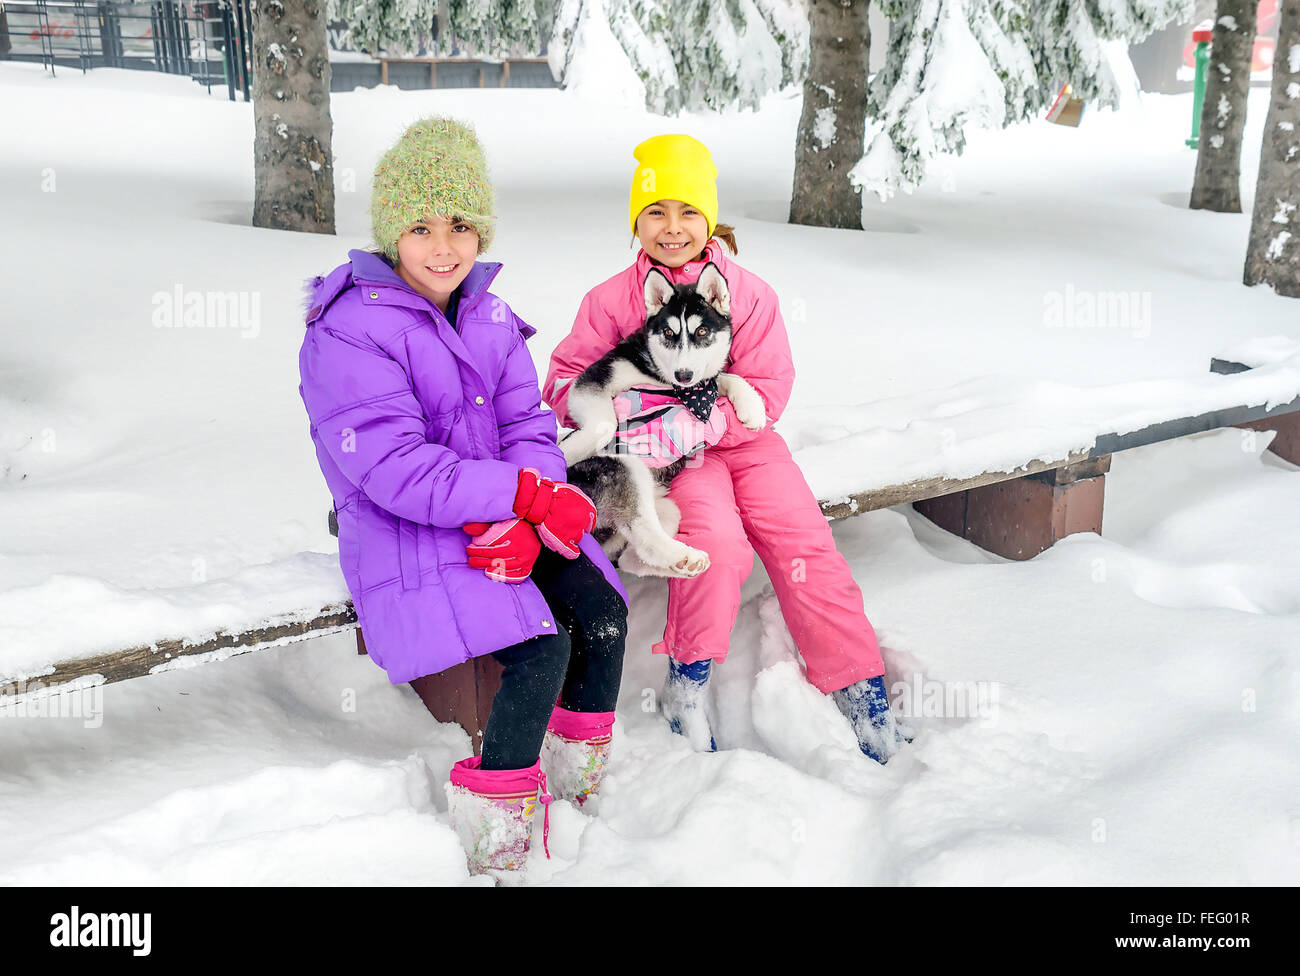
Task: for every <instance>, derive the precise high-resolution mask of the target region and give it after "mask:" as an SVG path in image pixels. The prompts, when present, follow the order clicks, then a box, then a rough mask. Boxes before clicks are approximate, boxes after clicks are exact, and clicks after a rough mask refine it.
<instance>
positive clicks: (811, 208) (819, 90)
mask: <svg viewBox="0 0 1300 976" xmlns="http://www.w3.org/2000/svg"><path fill="white" fill-rule="evenodd" d="M867 7H868V0H809V3H808V19H809V23H810V26H811V37H810V41H809V43H810V50H809V60H808V75H807V77H806V78H805V79H804V83H803V113H802V114H801V115H800V116H799V134H798V137H797V139H796V142H795V155H794V192H793V193H792V195H791V199H790V223H792V224H812V225H814V226H817V227H846V228H850V229H853V230H861V229H862V193H861V192H860V191H859V190H855V189H854V188H853V184H851V183H850V182H849V170H851V169H852V168H853V166H854V164H856V163H857V161H858V160H859V159H861V158H862V141H863V138H864V136H865V133H866V121H867V53H868V51H869V49H870V47H871V33H870V30H869V28H868V27H867Z"/></svg>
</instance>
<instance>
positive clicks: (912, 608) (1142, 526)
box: [0, 430, 1300, 886]
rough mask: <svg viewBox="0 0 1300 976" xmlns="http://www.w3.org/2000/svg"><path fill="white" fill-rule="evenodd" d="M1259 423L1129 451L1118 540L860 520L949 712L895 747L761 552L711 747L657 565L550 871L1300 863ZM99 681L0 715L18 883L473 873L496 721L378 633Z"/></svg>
mask: <svg viewBox="0 0 1300 976" xmlns="http://www.w3.org/2000/svg"><path fill="white" fill-rule="evenodd" d="M1247 433H1249V432H1242V431H1235V430H1225V431H1216V432H1212V433H1209V434H1206V435H1198V436H1196V437H1192V438H1187V439H1184V440H1180V441H1176V442H1172V443H1169V444H1162V445H1155V446H1153V447H1150V448H1143V449H1140V450H1137V451H1133V452H1128V453H1125V454H1122V455H1119V456H1117V457H1116V458H1115V462H1114V467H1113V468H1112V471H1111V474H1110V475H1108V478H1107V481H1108V483H1107V495H1108V502H1107V511H1106V520H1107V524H1106V527H1105V537H1098V536H1095V535H1091V534H1089V535H1080V536H1072V537H1070V538H1068V539H1066V540H1065V541H1064V542H1061V543H1058V545H1057V546H1056V547H1054V548H1053V549H1051V550H1049V551H1048V552H1046V553H1044V554H1042V555H1040V556H1039V557H1037V558H1036V559H1034V560H1032V561H1030V562H1027V563H1015V562H1007V561H1004V560H1002V559H999V558H998V557H995V556H990V555H988V554H987V553H983V552H981V551H980V550H977V549H975V548H974V547H972V546H970V545H969V544H967V543H965V542H963V541H961V540H958V539H955V538H954V537H952V536H949V535H946V534H945V533H943V532H942V531H940V530H938V529H937V528H935V527H934V526H932V525H931V524H930V523H928V522H926V521H925V520H924V519H922V518H921V517H919V516H917V515H915V514H910V513H908V512H907V511H906V510H903V509H899V510H887V511H882V512H873V513H870V514H867V515H864V516H861V517H859V518H855V519H850V520H847V521H844V522H840V523H837V524H836V526H835V535H836V542H837V545H838V546H839V548H840V549H841V551H842V552H844V554H845V556H846V557H847V558H848V560H849V563H850V565H851V566H852V567H853V570H854V573H855V576H856V578H857V579H858V581H859V583H860V584H861V586H862V589H863V593H864V597H865V600H866V604H867V607H868V610H869V612H870V614H871V617H872V619H873V622H874V624H875V626H876V628H877V631H878V633H879V634H880V636H881V639H882V642H883V643H884V644H885V645H886V648H887V650H886V663H887V665H888V667H889V674H888V676H887V677H888V681H889V684H890V686H891V688H893V689H894V692H895V695H896V696H897V697H896V702H895V707H896V708H898V709H899V710H900V713H903V714H905V715H907V719H906V720H907V723H908V725H909V726H911V727H912V728H913V729H914V730H915V731H916V732H917V733H918V734H917V737H916V739H915V741H914V742H913V743H912V745H910V746H908V747H907V748H905V749H904V750H903V751H902V752H901V753H900V754H899V755H898V756H897V757H896V758H895V759H894V760H892V761H891V762H890V764H889V765H888V766H885V767H880V766H876V765H875V764H874V763H871V762H870V760H867V759H865V758H864V757H862V756H860V755H858V754H856V752H855V749H856V747H855V745H854V743H853V741H852V737H851V734H850V733H849V730H848V725H847V722H845V721H844V720H843V719H841V718H840V717H839V716H838V713H837V712H836V711H835V710H834V706H833V705H832V704H831V703H830V700H829V699H828V698H826V697H824V696H822V695H819V694H818V693H817V692H816V691H815V690H813V689H812V688H811V686H809V685H808V683H807V682H806V681H805V680H804V679H803V677H802V674H801V670H800V668H799V666H798V664H797V662H796V661H795V660H793V659H792V652H791V650H790V646H789V638H788V635H787V634H785V633H784V630H783V628H778V627H777V626H774V622H775V620H776V613H775V606H774V604H775V598H774V596H773V595H772V593H771V588H770V583H769V582H768V580H767V578H766V576H765V574H764V573H763V570H762V568H761V566H757V567H756V568H755V571H754V574H753V576H751V578H750V580H749V581H748V583H747V584H746V587H745V592H744V597H745V599H744V604H743V606H742V610H741V616H740V620H739V623H738V625H737V629H736V632H735V635H734V637H733V641H732V647H733V650H732V653H731V656H730V657H729V658H728V660H727V661H726V662H725V663H724V664H723V665H721V666H719V667H718V668H717V674H716V677H715V679H714V680H715V682H716V683H717V686H716V689H715V697H716V700H717V710H716V711H717V726H716V732H717V734H718V738H719V746H720V748H721V749H722V751H720V752H718V753H716V754H712V755H705V754H699V753H694V752H692V751H691V750H690V749H689V747H688V746H687V744H686V743H685V742H684V740H682V739H680V738H679V737H675V736H673V735H672V734H671V733H669V732H668V731H667V729H666V728H665V726H664V724H663V722H662V719H661V718H660V717H659V716H658V715H656V714H653V713H650V712H646V711H644V710H643V704H644V703H645V702H646V701H647V700H648V699H649V698H652V697H653V696H654V695H655V694H657V693H658V690H659V688H660V686H661V684H662V681H663V674H664V661H663V659H662V658H652V656H651V655H650V654H649V653H647V651H646V648H648V646H649V643H650V642H651V641H652V640H654V639H657V638H658V636H659V633H660V629H661V627H662V619H663V609H664V596H665V594H664V590H663V588H662V585H661V584H659V583H655V582H649V581H644V580H630V581H629V582H630V588H631V590H630V592H631V596H632V605H633V612H632V617H631V621H630V634H629V643H628V646H629V649H630V652H629V655H628V659H627V667H626V669H625V676H624V682H623V690H622V695H621V699H620V703H619V710H618V720H617V723H616V724H615V727H614V740H613V744H612V749H611V757H610V762H609V766H608V769H607V774H606V779H605V781H604V784H603V786H602V791H601V795H600V797H599V805H598V811H597V810H595V809H593V811H592V813H591V814H588V813H587V811H585V810H584V811H579V810H577V809H575V808H574V807H573V806H572V805H571V804H569V803H566V802H557V803H555V804H553V805H552V807H551V834H550V847H551V852H552V855H553V857H552V860H550V861H549V862H548V861H547V860H546V859H545V858H544V857H543V856H542V853H541V843H540V840H541V838H540V830H539V831H537V832H536V833H535V834H534V844H535V848H534V850H535V853H534V855H533V858H532V862H531V864H530V869H529V870H530V872H531V876H532V879H533V880H534V881H535V882H537V883H543V882H546V881H550V882H552V883H556V884H580V883H602V882H603V883H618V884H628V883H655V884H665V883H708V882H712V883H736V882H763V883H770V884H799V883H842V884H861V883H867V882H886V883H906V884H949V883H959V884H967V883H983V884H1025V883H1035V882H1037V883H1050V884H1134V883H1153V882H1154V883H1168V884H1267V883H1274V884H1278V883H1280V884H1287V883H1292V882H1294V880H1295V878H1296V877H1297V871H1300V846H1297V844H1296V838H1297V837H1300V811H1297V808H1296V805H1295V797H1296V796H1297V795H1300V769H1298V768H1297V764H1296V762H1295V741H1296V735H1297V732H1300V706H1298V705H1297V702H1298V701H1300V694H1297V693H1298V692H1300V669H1298V668H1297V665H1296V662H1295V655H1294V647H1295V638H1296V623H1295V619H1296V618H1295V615H1296V613H1297V611H1300V603H1298V602H1297V600H1296V593H1297V592H1300V553H1297V550H1296V547H1295V546H1294V544H1293V540H1294V539H1295V538H1296V535H1297V533H1298V532H1300V514H1297V508H1296V506H1295V504H1294V498H1295V492H1296V482H1297V478H1300V471H1298V470H1297V469H1295V468H1292V467H1290V466H1287V465H1284V464H1283V463H1282V462H1279V461H1276V460H1270V459H1269V457H1268V456H1267V455H1262V454H1261V453H1259V452H1260V451H1262V449H1263V447H1264V444H1265V443H1266V442H1267V435H1260V436H1259V437H1258V439H1257V440H1256V441H1255V443H1253V444H1251V445H1250V449H1249V450H1248V449H1246V447H1247V442H1246V439H1245V435H1246V434H1247ZM1171 500H1177V501H1176V502H1172V501H1171ZM991 594H1006V595H1007V599H1005V600H1002V599H990V595H991ZM1064 620H1070V621H1075V622H1076V626H1073V627H1067V628H1062V626H1061V623H1062V621H1064ZM1049 637H1050V640H1049V639H1046V638H1049ZM99 694H100V695H101V696H102V701H101V704H100V707H99V711H98V715H99V719H98V723H99V724H98V725H97V726H95V725H94V723H93V721H88V720H87V719H86V718H84V717H80V716H77V715H71V714H69V715H67V716H65V717H61V718H60V717H55V716H50V717H44V718H42V717H37V716H30V717H27V718H21V719H20V718H18V717H16V716H5V717H4V718H3V719H0V736H3V740H0V741H2V742H3V746H4V749H5V755H6V756H8V757H9V762H8V763H7V768H6V774H5V780H6V782H8V783H12V784H15V785H17V784H21V787H22V788H21V789H11V790H8V791H6V799H5V801H4V803H3V804H0V838H3V840H2V841H0V853H3V855H4V857H3V861H2V862H0V863H2V864H3V867H0V883H4V884H7V885H13V884H42V885H45V884H52V885H71V884H75V885H78V886H84V885H95V884H113V885H121V884H290V885H300V884H385V885H390V884H391V885H398V884H457V883H461V884H465V883H473V882H471V881H470V879H468V878H467V876H466V870H465V866H464V856H463V854H461V851H460V846H459V843H458V842H457V840H456V837H455V835H454V833H453V832H452V829H451V827H450V825H449V823H448V820H447V812H446V799H445V795H444V793H443V788H442V784H443V783H445V782H446V778H447V770H448V769H449V768H450V766H451V764H452V763H453V762H455V761H456V760H458V759H461V758H463V757H464V756H465V755H467V754H468V751H469V742H468V739H467V738H466V736H465V735H464V733H463V732H462V731H461V730H460V729H458V728H456V727H455V726H451V725H439V724H436V723H434V722H433V721H432V720H431V719H430V718H429V716H428V714H427V713H426V712H425V711H424V708H423V706H422V705H421V704H420V702H419V700H418V699H417V698H416V696H415V694H414V692H412V691H411V690H410V689H409V688H408V687H405V686H398V687H394V686H391V685H389V684H388V683H387V681H386V680H385V678H384V676H383V672H382V671H381V670H380V669H378V668H376V667H375V666H374V665H373V664H372V663H370V662H369V661H368V660H367V659H366V658H364V657H360V656H358V655H357V653H356V649H355V645H354V641H353V640H352V637H351V635H340V636H337V637H330V638H323V639H320V640H316V641H312V642H309V643H303V644H297V645H293V646H290V647H286V648H281V649H278V650H274V651H266V652H259V653H257V654H249V655H245V656H242V657H239V658H235V659H233V660H231V661H228V662H226V663H224V664H221V665H219V666H217V667H204V668H198V669H196V670H192V671H185V672H179V673H175V674H165V675H159V676H156V677H152V678H149V679H147V680H142V681H130V682H124V683H121V684H115V685H111V686H108V687H106V688H102V689H99ZM950 701H951V705H950V704H949V702H950ZM936 712H938V713H939V714H935V713H936ZM128 780H129V783H130V788H129V789H125V788H124V787H123V784H124V782H126V781H128ZM50 841H57V843H50ZM478 883H481V882H478Z"/></svg>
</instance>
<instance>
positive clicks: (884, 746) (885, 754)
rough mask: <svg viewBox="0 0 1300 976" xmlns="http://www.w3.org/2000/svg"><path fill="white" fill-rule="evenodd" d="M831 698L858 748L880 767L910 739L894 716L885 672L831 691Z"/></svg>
mask: <svg viewBox="0 0 1300 976" xmlns="http://www.w3.org/2000/svg"><path fill="white" fill-rule="evenodd" d="M831 698H833V699H834V700H835V705H836V707H838V708H839V710H840V711H841V712H843V713H844V715H845V717H846V718H848V720H849V722H850V723H851V724H852V725H853V732H854V734H855V735H856V736H857V737H858V748H859V749H861V750H862V752H863V754H864V755H866V756H869V757H870V758H872V759H874V760H875V761H876V762H878V763H880V764H881V765H882V766H883V765H884V764H885V763H887V762H889V760H890V758H891V757H892V756H894V755H895V754H896V753H897V752H898V750H899V749H901V748H902V747H903V745H904V744H905V743H908V742H911V741H912V739H911V737H910V736H907V735H905V734H904V733H903V731H902V729H900V728H899V726H898V723H897V722H896V721H895V719H894V713H893V711H892V710H891V709H890V707H889V695H888V694H887V693H886V691H885V677H884V675H878V676H877V677H875V678H864V679H863V680H861V681H855V682H854V683H853V684H851V685H849V686H848V687H847V688H841V689H840V690H839V691H832V692H831Z"/></svg>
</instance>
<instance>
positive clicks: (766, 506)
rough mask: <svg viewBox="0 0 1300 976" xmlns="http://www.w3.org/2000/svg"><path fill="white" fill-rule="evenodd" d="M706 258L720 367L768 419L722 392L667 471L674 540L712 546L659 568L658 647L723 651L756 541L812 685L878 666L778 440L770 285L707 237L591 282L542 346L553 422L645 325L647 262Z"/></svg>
mask: <svg viewBox="0 0 1300 976" xmlns="http://www.w3.org/2000/svg"><path fill="white" fill-rule="evenodd" d="M708 261H712V262H713V263H714V264H716V265H717V266H718V268H719V270H721V272H722V276H723V277H724V278H725V279H726V281H727V287H728V288H729V290H730V292H731V318H732V345H731V355H730V357H729V358H728V362H727V366H726V371H727V372H729V373H734V374H736V375H738V376H742V377H744V378H745V379H746V380H748V381H749V382H750V384H752V385H753V387H754V389H755V390H757V391H758V394H759V396H761V397H762V398H763V403H764V404H765V405H766V408H767V409H766V413H767V418H768V424H767V426H766V427H764V428H762V429H761V430H757V431H753V430H750V429H749V428H747V427H745V426H744V425H743V424H741V422H740V421H739V420H738V419H737V418H736V412H735V408H734V407H732V405H731V402H730V401H729V400H728V399H727V398H726V397H719V398H718V401H717V405H718V406H719V407H720V408H721V409H722V412H723V414H724V415H725V417H726V425H727V426H726V432H725V433H724V434H723V435H722V438H721V440H719V441H718V442H717V443H716V444H715V445H714V446H713V447H710V448H707V449H706V450H705V451H704V452H703V453H702V454H700V455H698V456H697V458H696V460H697V462H698V463H696V464H693V465H690V466H688V467H687V468H686V469H685V470H683V471H682V472H681V474H679V475H678V476H677V477H676V478H675V479H674V480H673V483H672V487H671V489H670V490H669V493H668V496H669V497H670V498H671V499H673V500H674V501H675V502H676V503H677V505H678V506H679V507H680V508H681V511H682V521H681V528H680V529H679V530H678V533H677V538H678V539H680V540H681V541H683V542H685V543H686V544H687V545H690V546H694V547H696V548H698V549H703V550H704V551H705V552H707V553H708V554H709V568H708V569H707V570H706V571H705V572H704V573H702V574H701V575H699V576H697V577H696V578H694V579H678V578H675V577H674V578H670V579H669V580H668V620H667V624H666V626H665V628H664V636H663V639H662V640H661V641H660V642H659V643H657V644H655V645H654V647H653V648H652V650H653V651H654V653H656V654H670V655H671V656H672V657H674V658H676V659H677V660H678V661H681V662H683V663H686V664H689V663H691V662H693V661H699V660H703V659H705V658H712V659H714V660H716V661H722V660H724V659H725V658H726V656H727V651H728V649H729V643H730V640H731V629H732V627H733V626H734V625H735V623H736V615H737V613H739V611H740V588H741V584H742V583H744V581H745V579H746V577H748V576H749V574H750V572H751V571H752V570H753V568H754V553H755V551H757V553H758V556H759V558H760V559H762V560H763V565H764V566H765V567H766V568H767V572H768V575H769V576H770V577H771V579H772V585H773V587H774V588H775V590H776V595H777V599H778V601H779V602H780V605H781V613H782V614H783V615H784V617H785V621H786V625H787V626H788V627H789V628H790V633H791V636H793V637H794V642H795V645H796V646H797V647H798V648H799V652H800V653H801V654H802V655H803V659H804V664H805V665H806V666H807V669H808V680H809V681H810V682H811V683H812V684H813V686H814V687H816V688H817V689H818V690H819V691H821V692H823V693H829V692H831V691H835V690H837V689H839V688H844V687H846V686H848V685H851V684H853V683H854V682H855V681H859V680H861V679H863V678H873V677H875V676H877V675H881V674H884V673H885V665H884V662H883V661H882V660H881V657H880V649H879V647H878V646H877V643H876V634H875V631H874V630H873V629H872V626H871V624H870V622H869V621H868V620H867V616H866V612H865V610H864V608H863V603H862V591H861V589H859V587H858V584H857V583H856V582H854V579H853V576H852V574H851V573H850V571H849V565H848V562H847V561H846V560H845V558H844V557H843V556H842V555H840V553H839V551H838V550H837V549H836V548H835V540H834V539H833V537H832V536H831V530H830V525H829V524H828V523H827V521H826V517H825V516H824V515H822V513H821V509H820V507H819V506H818V504H817V499H816V498H815V497H814V495H813V493H812V490H811V489H810V488H809V487H808V483H807V482H806V481H805V480H804V477H803V472H801V471H800V470H799V467H798V465H796V464H795V462H794V459H793V458H792V457H791V456H790V449H789V448H788V447H787V446H786V443H785V440H784V439H783V438H782V437H781V435H780V434H778V433H777V432H776V431H775V430H773V429H772V424H773V423H775V422H776V420H778V419H779V418H780V416H781V413H782V411H784V410H785V406H786V403H787V402H788V401H789V399H790V390H791V387H792V386H793V385H794V363H793V360H792V357H791V354H790V340H789V338H788V337H787V336H786V331H785V324H784V323H783V322H782V320H781V312H780V308H779V307H778V303H777V297H776V293H775V292H774V291H773V290H772V288H771V286H770V285H768V284H767V282H765V281H763V280H762V279H761V278H759V277H758V276H757V275H754V274H752V273H751V272H748V271H746V270H745V269H744V268H742V267H740V266H739V265H738V264H736V263H735V262H734V261H729V260H727V258H726V257H725V256H724V255H723V253H722V247H721V245H720V244H719V243H718V242H717V241H716V240H710V241H709V243H708V245H707V247H706V250H705V254H704V255H702V256H701V257H700V258H699V259H697V260H692V261H690V262H688V263H687V264H684V265H683V266H682V267H680V268H676V269H673V268H668V267H665V266H663V265H656V264H654V263H653V262H652V261H651V259H650V257H649V255H647V254H646V252H645V251H644V250H642V251H641V252H640V253H639V254H638V255H637V259H636V263H635V264H633V265H632V267H630V268H628V269H627V270H625V271H623V272H621V273H619V274H617V275H615V276H614V277H612V278H610V279H609V280H608V281H605V282H604V283H602V284H600V285H597V286H596V287H595V288H593V289H592V290H591V291H589V292H588V293H587V294H586V296H585V297H584V298H583V300H582V304H581V306H580V307H579V308H578V316H577V319H576V320H575V321H574V323H573V330H572V331H571V332H570V333H569V335H568V336H566V337H565V338H564V339H563V340H562V341H561V342H560V344H559V345H558V346H556V347H555V351H554V352H552V353H551V363H550V369H549V370H548V372H547V376H546V382H545V384H544V385H543V387H542V397H543V399H545V400H546V402H547V403H549V404H550V406H551V409H553V410H554V411H555V413H556V414H557V416H558V418H559V420H560V423H561V424H563V425H564V426H567V427H572V426H574V424H573V421H572V420H571V419H570V417H569V415H568V412H567V405H568V396H569V383H568V382H566V381H569V380H572V379H573V378H574V377H575V376H577V375H578V374H579V373H581V372H582V371H583V370H584V369H586V368H587V367H588V366H589V365H591V363H593V362H595V361H596V360H597V359H599V358H600V357H601V356H603V355H604V354H605V353H607V352H609V350H610V349H612V348H613V347H614V345H615V344H616V343H618V341H619V340H620V339H623V338H625V337H626V336H628V335H631V334H632V333H633V332H635V331H636V330H637V329H639V328H640V327H641V326H642V325H643V324H644V323H645V293H644V288H645V278H646V275H647V274H648V273H649V271H650V269H651V267H658V268H659V270H660V271H662V272H664V273H665V274H667V275H668V277H669V278H670V279H671V280H672V281H673V282H674V283H676V284H681V283H683V282H692V281H695V280H697V279H698V278H699V276H700V272H701V271H702V270H703V269H704V266H705V264H706V263H707V262H708Z"/></svg>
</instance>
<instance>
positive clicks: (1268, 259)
mask: <svg viewBox="0 0 1300 976" xmlns="http://www.w3.org/2000/svg"><path fill="white" fill-rule="evenodd" d="M1242 280H1243V281H1245V283H1246V284H1248V285H1255V284H1258V283H1260V282H1264V283H1266V284H1269V285H1272V286H1273V289H1274V291H1276V292H1277V293H1278V294H1279V295H1287V296H1289V297H1291V298H1300V0H1282V18H1281V22H1280V23H1279V24H1278V32H1277V56H1276V57H1275V58H1274V59H1273V94H1272V97H1271V99H1270V101H1269V104H1268V117H1267V118H1266V119H1265V120H1264V142H1263V145H1262V146H1261V147H1260V151H1259V179H1258V181H1257V182H1256V184H1255V213H1254V215H1253V216H1252V218H1251V222H1250V244H1249V245H1248V246H1247V248H1246V269H1245V273H1244V275H1243V276H1242Z"/></svg>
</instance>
